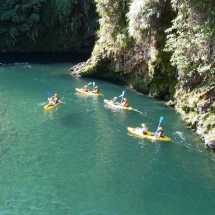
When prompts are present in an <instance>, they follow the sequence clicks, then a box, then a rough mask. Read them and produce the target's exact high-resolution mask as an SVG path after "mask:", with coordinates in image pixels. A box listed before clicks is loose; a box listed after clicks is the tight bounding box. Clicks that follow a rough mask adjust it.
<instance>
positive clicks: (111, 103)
mask: <svg viewBox="0 0 215 215" xmlns="http://www.w3.org/2000/svg"><path fill="white" fill-rule="evenodd" d="M104 103H105V105H108V106H110V107H112V108H115V109H122V110H132V109H133V108H132V107H130V106H129V107H122V106H121V105H120V104H119V105H115V104H113V102H112V101H110V100H107V99H104Z"/></svg>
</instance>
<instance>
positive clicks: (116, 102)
mask: <svg viewBox="0 0 215 215" xmlns="http://www.w3.org/2000/svg"><path fill="white" fill-rule="evenodd" d="M111 102H112V103H113V104H115V105H118V104H119V102H118V99H117V97H113V99H112V100H111Z"/></svg>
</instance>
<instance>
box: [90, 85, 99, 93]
mask: <svg viewBox="0 0 215 215" xmlns="http://www.w3.org/2000/svg"><path fill="white" fill-rule="evenodd" d="M91 92H92V93H95V94H99V87H98V86H95V88H94V90H93V91H91Z"/></svg>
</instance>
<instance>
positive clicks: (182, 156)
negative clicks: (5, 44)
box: [0, 54, 215, 215]
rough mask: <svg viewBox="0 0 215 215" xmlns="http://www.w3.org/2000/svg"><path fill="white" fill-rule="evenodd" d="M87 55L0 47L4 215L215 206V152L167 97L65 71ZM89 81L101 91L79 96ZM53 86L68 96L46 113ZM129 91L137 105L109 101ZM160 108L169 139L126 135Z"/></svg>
mask: <svg viewBox="0 0 215 215" xmlns="http://www.w3.org/2000/svg"><path fill="white" fill-rule="evenodd" d="M83 60H86V56H85V58H84V56H79V57H78V56H76V55H69V56H68V55H67V57H62V56H61V55H60V54H59V55H58V56H54V57H53V56H47V55H45V56H35V55H33V56H26V55H24V56H23V55H22V56H16V55H15V56H13V57H11V56H8V55H1V58H0V102H1V105H0V119H1V120H0V193H1V195H0V215H7V214H10V215H18V214H19V215H21V214H25V215H55V214H56V215H64V214H65V215H73V214H74V215H168V214H170V215H181V214H195V215H205V214H214V212H215V155H214V153H212V152H211V151H208V150H206V149H205V148H204V143H203V142H202V141H201V140H200V139H199V138H198V137H196V136H195V134H194V133H192V132H191V131H190V130H188V129H187V128H186V126H185V124H184V122H183V121H182V120H181V117H180V115H178V114H177V113H176V112H175V111H174V109H170V108H168V107H166V106H164V105H163V104H162V102H161V101H159V100H155V99H152V98H149V97H147V96H145V95H142V94H140V93H138V92H136V91H133V90H130V89H127V88H125V87H124V86H121V85H116V84H113V83H111V82H108V81H105V80H95V79H91V78H81V79H79V78H73V77H70V76H66V75H65V73H66V72H67V71H68V69H69V68H70V67H71V66H73V65H75V64H77V63H78V62H79V61H83ZM90 82H95V84H96V85H98V86H99V88H100V91H101V92H102V93H103V94H104V96H100V97H92V96H91V97H90V96H83V95H78V94H76V91H75V88H80V87H82V86H84V85H86V84H88V83H90ZM89 88H90V89H92V85H89ZM47 91H48V92H51V93H53V94H54V93H58V95H59V96H60V97H61V98H63V102H64V103H63V104H60V105H59V106H58V107H56V108H54V109H53V110H50V111H45V110H44V108H43V107H44V105H45V104H46V103H47V101H48V100H47ZM122 91H125V95H124V96H125V97H126V98H127V99H128V100H129V103H130V105H131V106H132V107H133V108H134V110H132V111H125V110H124V111H123V110H120V111H119V110H112V109H110V108H107V107H105V106H104V105H103V100H104V98H107V99H111V98H112V97H113V96H119V95H121V94H122ZM161 116H163V117H164V120H163V121H162V127H163V128H164V130H165V134H166V135H167V136H169V137H170V138H171V139H172V140H171V141H170V142H153V141H151V140H147V139H139V138H137V137H134V136H131V135H129V134H128V132H127V127H128V126H130V127H139V126H140V125H141V123H146V125H147V127H148V129H149V130H150V131H155V130H156V129H157V126H158V124H159V119H160V117H161Z"/></svg>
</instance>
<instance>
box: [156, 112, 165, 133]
mask: <svg viewBox="0 0 215 215" xmlns="http://www.w3.org/2000/svg"><path fill="white" fill-rule="evenodd" d="M163 120H164V117H163V116H161V117H160V120H159V124H158V128H159V127H160V124H161V123H162V122H163ZM158 128H157V131H156V132H155V136H157V134H158Z"/></svg>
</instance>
